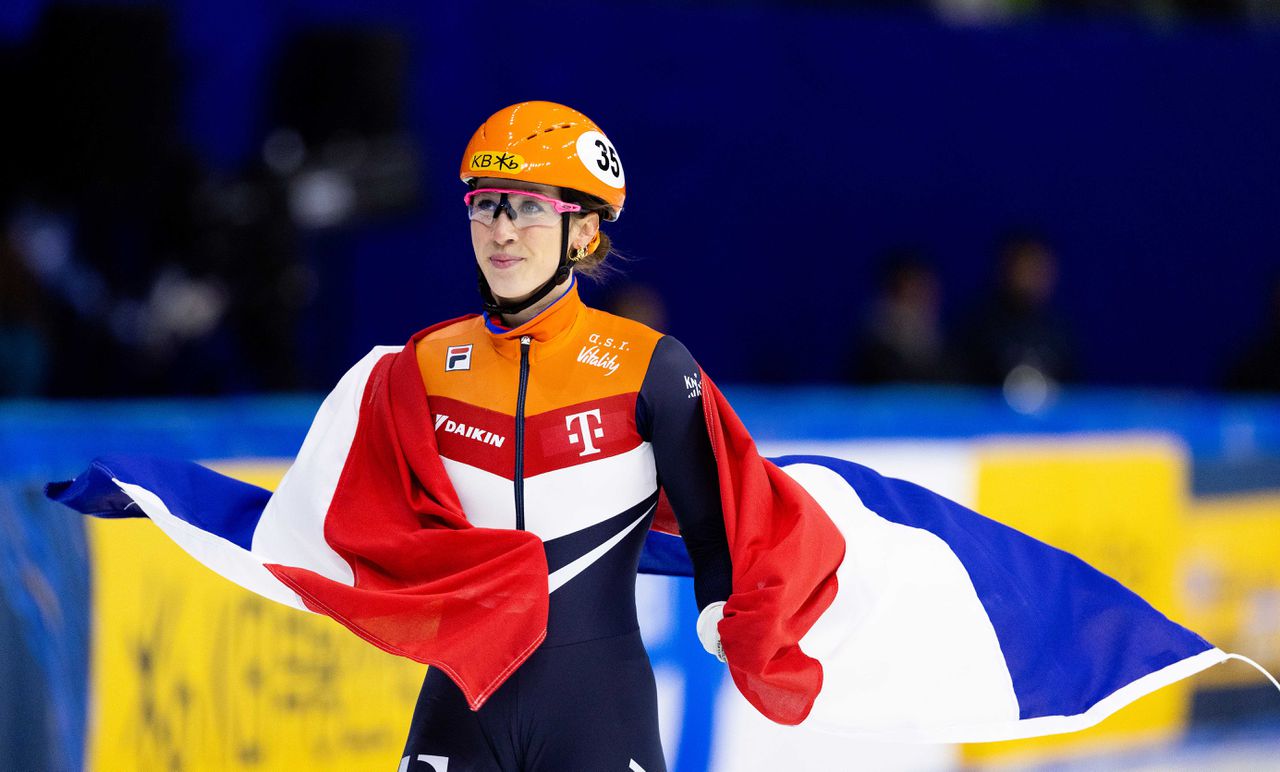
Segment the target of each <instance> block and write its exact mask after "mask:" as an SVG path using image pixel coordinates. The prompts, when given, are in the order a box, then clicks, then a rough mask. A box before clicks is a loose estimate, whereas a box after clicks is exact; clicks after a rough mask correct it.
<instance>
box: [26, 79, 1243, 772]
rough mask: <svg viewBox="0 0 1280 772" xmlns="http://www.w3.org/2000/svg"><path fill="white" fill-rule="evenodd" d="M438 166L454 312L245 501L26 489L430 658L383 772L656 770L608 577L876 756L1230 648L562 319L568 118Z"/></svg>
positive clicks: (662, 354)
mask: <svg viewBox="0 0 1280 772" xmlns="http://www.w3.org/2000/svg"><path fill="white" fill-rule="evenodd" d="M461 176H462V179H463V180H464V181H465V182H466V184H467V190H466V193H465V195H464V201H465V203H466V211H467V214H468V219H469V221H470V225H469V227H470V230H471V241H472V247H473V250H474V253H475V260H476V265H477V269H478V272H479V277H480V290H481V292H480V294H481V300H482V302H483V311H484V313H483V314H478V315H472V316H468V317H464V318H461V319H455V320H452V321H446V322H441V323H439V324H436V325H434V326H432V327H428V328H427V329H425V330H423V331H421V332H419V333H418V334H416V335H414V336H413V337H412V338H411V339H410V341H409V342H408V343H407V344H405V345H403V346H390V347H388V346H378V347H375V348H374V349H373V350H372V351H371V352H370V353H369V354H368V355H366V356H365V357H364V358H363V359H361V360H360V362H358V363H357V364H356V365H355V366H354V367H352V368H351V369H350V370H349V371H348V372H347V374H346V375H344V376H343V378H342V379H341V380H340V381H339V383H338V385H337V386H336V387H335V388H334V390H333V391H332V392H331V393H330V394H329V396H328V397H327V398H326V399H325V400H324V402H323V404H322V405H321V406H320V409H319V411H318V412H317V414H316V418H315V420H314V422H313V423H312V425H311V429H310V430H309V431H308V433H307V437H306V439H305V440H304V441H303V443H302V447H301V448H300V449H299V450H298V454H297V457H296V459H295V461H294V464H293V465H292V466H291V467H290V469H289V471H288V472H287V473H286V474H285V476H284V478H283V479H282V480H281V481H280V484H279V486H278V487H277V488H276V490H275V491H274V492H270V491H266V490H264V489H261V488H258V487H256V486H253V485H250V484H248V483H244V482H241V481H238V480H233V479H231V478H228V477H225V476H222V475H219V474H217V473H216V472H214V471H212V470H210V469H207V468H205V467H203V466H201V465H199V464H194V463H191V462H188V461H180V460H173V459H163V458H155V457H151V456H129V455H112V456H102V457H99V458H97V459H95V460H94V461H93V463H92V464H91V466H90V467H89V469H87V470H86V471H85V472H83V473H82V474H81V475H79V476H77V477H76V478H75V479H74V480H71V481H65V482H58V483H51V484H50V485H49V486H47V488H46V493H47V495H49V496H50V497H51V498H53V499H54V500H56V501H60V502H62V503H64V504H66V505H68V506H70V507H72V508H74V509H76V510H77V511H80V512H84V513H86V514H91V515H95V516H98V517H108V518H117V517H139V516H145V517H148V518H150V519H151V520H152V521H153V522H154V523H155V524H156V525H157V526H158V527H160V528H161V529H162V530H163V531H164V532H165V533H166V534H168V535H169V536H170V537H171V538H172V539H173V540H174V541H175V542H176V543H178V544H179V545H180V546H182V548H183V549H185V550H186V551H187V552H188V553H190V554H191V555H192V556H193V557H195V558H197V559H198V560H200V561H202V562H203V563H205V565H207V566H209V567H210V568H212V569H213V570H215V571H217V572H218V573H219V574H221V575H223V576H225V577H226V578H228V579H230V580H231V581H234V582H236V583H238V584H240V585H241V586H243V587H245V588H247V589H250V590H252V591H254V592H257V593H259V594H260V595H263V596H264V597H267V598H270V599H272V600H275V601H277V602H280V603H282V604H285V605H287V606H291V607H293V608H298V609H304V610H307V611H312V612H315V613H322V614H326V615H328V616H329V617H331V618H332V619H334V620H335V621H337V622H339V623H341V624H342V625H344V626H345V627H347V628H348V629H349V630H351V631H352V632H353V633H355V634H356V635H358V636H360V637H361V638H363V639H364V640H366V641H368V642H369V643H371V644H373V645H375V646H378V647H379V648H381V649H383V650H384V651H388V652H390V653H393V654H397V655H400V656H405V657H408V658H410V659H413V660H415V661H417V662H423V663H426V664H428V665H430V669H429V670H428V674H427V677H426V680H425V683H424V684H423V687H422V691H421V694H420V696H419V699H418V703H417V706H416V709H415V711H414V715H413V719H412V723H411V725H410V729H409V735H408V739H407V742H406V745H405V749H404V753H403V755H402V756H401V758H400V762H399V769H400V770H401V772H462V771H463V770H570V771H573V772H576V771H577V770H586V771H590V772H595V771H596V770H627V771H628V772H654V771H655V770H662V769H665V764H664V761H663V754H662V748H661V741H660V739H659V734H658V721H657V699H656V689H655V684H654V677H653V672H652V670H651V667H650V664H649V661H648V657H647V655H646V653H645V650H644V647H643V645H642V642H641V640H640V636H639V631H638V624H637V619H636V607H635V594H634V591H635V576H636V573H637V570H638V569H639V570H643V571H651V572H658V573H673V574H684V575H687V574H692V575H693V578H694V594H695V598H696V601H697V605H698V609H699V614H698V624H697V628H698V637H699V639H700V640H701V642H702V645H703V647H704V648H706V649H707V650H708V651H709V652H711V653H713V654H715V655H716V656H717V657H719V658H720V659H721V660H722V661H725V662H726V663H727V665H728V674H729V676H730V677H731V678H732V680H733V683H734V685H735V686H736V687H737V690H738V692H739V693H740V694H741V695H742V697H743V698H745V699H746V700H747V701H748V702H749V703H750V704H751V705H752V706H753V707H754V708H755V709H756V710H758V711H759V713H760V714H761V715H763V716H764V717H766V718H768V719H769V720H771V721H774V722H775V723H778V724H785V725H793V726H794V725H799V726H802V727H808V728H813V729H821V730H824V731H829V732H835V733H837V734H845V735H849V736H853V737H861V738H868V739H875V740H878V741H891V742H986V741H992V740H1008V739H1018V738H1024V737H1033V736H1038V735H1045V734H1053V733H1058V732H1069V731H1076V730H1078V729H1082V728H1085V727H1087V726H1092V725H1094V724H1096V723H1097V722H1099V721H1101V720H1102V719H1104V718H1105V717H1106V716H1107V715H1110V714H1111V713H1113V712H1115V711H1116V710H1118V709H1119V708H1120V707H1122V706H1123V705H1125V704H1128V703H1129V702H1132V701H1133V700H1135V699H1137V698H1138V697H1140V696H1142V695H1144V694H1148V693H1150V692H1152V691H1154V690H1156V689H1159V688H1161V687H1162V686H1165V685H1167V684H1170V683H1173V682H1175V681H1177V680H1180V679H1182V678H1186V677H1187V676H1189V675H1191V674H1193V673H1195V672H1199V671H1200V670H1202V669H1204V668H1206V667H1209V666H1211V665H1213V664H1216V663H1218V662H1222V661H1224V660H1226V659H1229V658H1238V655H1235V654H1228V653H1226V652H1223V651H1221V650H1220V649H1218V648H1216V647H1214V646H1213V645H1212V644H1210V643H1209V642H1208V641H1206V640H1205V639H1203V638H1201V637H1200V636H1198V635H1196V634H1195V633H1194V632H1192V631H1190V630H1188V629H1186V628H1183V627H1181V626H1180V625H1178V624H1176V623H1174V622H1172V621H1171V620H1169V619H1168V618H1167V617H1165V616H1164V615H1163V614H1161V613H1160V612H1159V611H1158V610H1156V609H1155V608H1153V607H1152V606H1151V605H1150V604H1147V603H1146V602H1144V601H1142V599H1141V598H1139V597H1138V596H1136V595H1134V594H1133V593H1132V592H1130V591H1128V590H1126V589H1125V588H1124V587H1122V586H1121V585H1119V584H1118V583H1117V582H1115V581H1114V580H1113V579H1110V578H1109V577H1107V576H1105V575H1104V574H1102V573H1100V572H1098V571H1097V570H1095V569H1093V568H1092V567H1090V566H1089V565H1088V564H1086V563H1084V562H1083V561H1081V560H1080V559H1079V558H1076V557H1075V556H1073V555H1070V554H1069V553H1065V552H1062V551H1060V550H1056V549H1054V548H1052V547H1049V546H1048V545H1046V544H1044V543H1042V542H1039V541H1037V540H1035V539H1032V538H1031V537H1029V536H1027V535H1025V534H1021V533H1019V532H1017V531H1015V530H1013V529H1011V528H1008V527H1007V526H1004V525H1001V524H1000V523H998V522H996V521H994V520H991V519H988V518H984V517H982V516H981V515H979V514H977V513H976V512H973V511H972V510H970V509H968V508H966V507H964V506H962V505H961V504H958V503H956V502H954V501H950V500H949V499H947V498H945V497H944V496H940V495H938V494H936V493H933V492H932V491H929V490H928V489H926V488H923V487H921V486H919V485H916V484H914V483H911V482H908V481H904V480H896V479H893V478H889V477H884V476H882V475H880V474H878V473H876V472H875V471H874V470H872V469H869V468H867V467H864V466H861V465H859V464H855V463H853V462H850V461H846V460H843V459H837V458H832V457H827V456H817V455H796V456H788V457H781V458H778V459H767V458H764V457H762V456H760V455H759V452H758V450H757V449H756V447H755V443H754V441H753V440H752V438H751V436H750V434H749V433H748V432H747V430H746V427H745V425H743V424H742V422H741V421H740V420H739V419H738V418H737V416H736V415H735V414H734V413H733V411H732V409H731V407H730V406H729V405H728V403H727V401H726V400H725V399H724V396H723V394H721V393H720V392H719V390H718V389H717V388H716V385H715V384H714V383H713V382H712V381H711V380H710V379H708V378H707V377H705V375H704V374H703V373H702V372H701V371H700V370H699V368H698V365H697V363H696V362H695V361H694V359H693V358H692V357H691V356H690V354H689V352H688V351H686V350H685V348H684V347H683V346H682V345H681V344H680V343H679V342H677V341H676V340H674V339H673V338H671V337H668V336H664V335H662V334H660V333H658V332H655V331H653V330H651V329H649V328H647V327H645V326H644V325H641V324H637V323H635V322H632V321H628V320H625V319H620V318H618V317H616V316H612V315H610V314H606V313H602V312H600V311H597V310H594V309H591V308H588V307H586V306H585V305H583V303H582V301H581V300H580V299H579V297H578V292H577V280H578V276H579V274H586V273H590V272H591V271H592V269H593V268H596V267H598V266H599V265H600V263H601V262H602V261H603V260H604V259H605V258H606V256H607V255H608V253H609V242H608V239H607V238H606V237H605V236H604V234H603V233H601V231H600V228H601V224H602V222H605V223H607V222H610V221H613V220H616V219H617V217H618V215H619V214H620V212H621V210H622V205H623V202H624V196H625V177H624V173H623V167H622V163H621V161H620V159H619V157H618V153H617V150H616V148H615V147H614V146H613V144H612V143H611V142H610V141H609V139H608V138H607V137H606V136H605V135H604V133H603V132H601V131H600V129H599V127H597V126H596V125H595V124H594V123H592V122H591V121H590V120H588V119H587V118H586V117H585V116H583V115H582V114H581V113H578V112H576V111H574V110H571V109H569V108H567V107H564V106H561V105H556V104H551V103H547V102H526V103H522V104H518V105H514V106H512V107H509V108H507V109H504V110H502V111H499V112H498V113H497V114H495V115H494V116H492V117H491V118H489V120H487V121H486V122H485V123H484V124H483V125H482V126H481V127H480V128H479V129H478V130H477V131H476V133H475V135H474V136H473V137H472V139H471V142H470V143H469V145H468V147H467V148H466V152H465V153H464V154H463V157H462V164H461ZM664 494H665V495H664ZM651 525H652V527H653V528H652V533H651V532H650V526H651ZM676 531H679V534H680V536H679V537H678V536H676V535H675V532H676ZM681 537H682V538H683V547H681V542H680V538H681ZM685 552H687V555H686V554H684V553H685ZM677 564H678V565H677Z"/></svg>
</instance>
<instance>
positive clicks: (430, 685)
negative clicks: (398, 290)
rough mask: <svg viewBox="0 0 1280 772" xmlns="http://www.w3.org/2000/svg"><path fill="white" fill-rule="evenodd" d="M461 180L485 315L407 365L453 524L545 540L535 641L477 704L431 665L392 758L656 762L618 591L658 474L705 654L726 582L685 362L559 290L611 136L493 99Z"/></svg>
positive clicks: (646, 673)
mask: <svg viewBox="0 0 1280 772" xmlns="http://www.w3.org/2000/svg"><path fill="white" fill-rule="evenodd" d="M461 178H462V181H463V182H465V183H466V184H467V192H466V194H465V196H464V201H465V204H466V211H467V216H468V218H469V220H470V230H471V244H472V248H473V249H474V252H475V261H476V266H477V269H478V272H479V284H480V294H481V299H482V302H483V306H484V313H483V314H482V315H480V316H474V317H470V318H467V319H463V320H461V321H456V322H453V323H449V324H445V325H443V326H441V327H439V328H437V329H435V330H433V331H431V332H430V333H428V334H427V335H425V336H424V337H421V338H420V339H419V340H418V341H417V344H416V353H417V360H418V364H419V369H420V370H421V372H422V378H423V381H424V384H425V386H426V389H427V392H428V393H429V394H430V395H431V400H430V402H431V410H432V413H433V420H434V426H435V435H436V437H435V438H436V442H437V444H438V447H439V453H440V456H441V458H442V459H443V461H444V466H445V469H446V471H447V472H448V475H449V479H450V481H451V482H452V484H453V486H454V488H455V489H456V490H457V493H458V497H459V499H460V501H461V503H462V507H463V510H464V511H465V512H466V513H467V517H468V519H469V521H470V522H471V523H472V524H473V525H476V526H481V527H488V528H503V529H520V530H527V531H530V532H532V533H534V534H536V535H537V536H539V537H540V538H541V539H542V541H543V543H544V547H545V550H546V558H547V566H548V572H549V581H550V587H551V594H550V606H549V610H548V618H547V636H546V639H545V640H544V641H543V642H542V644H541V646H540V647H539V648H538V649H537V650H536V651H535V652H534V653H533V654H532V655H531V656H530V657H529V659H528V660H526V661H525V662H524V663H523V664H522V665H521V666H520V667H519V669H518V670H517V671H516V672H515V673H514V674H513V675H512V676H511V677H510V678H509V679H508V680H507V681H506V682H505V683H504V684H503V685H502V686H501V687H500V688H499V689H498V690H497V691H496V692H495V693H494V694H493V696H492V697H491V698H490V699H489V700H488V702H486V703H485V704H484V706H483V707H481V709H480V710H478V711H472V710H471V709H470V708H469V707H468V704H467V701H466V699H465V698H464V696H463V694H462V693H461V692H460V690H459V689H458V687H457V686H456V685H455V684H454V683H453V682H452V681H451V680H450V679H449V678H448V677H446V675H445V674H444V673H442V672H440V670H439V669H437V668H432V669H430V670H429V671H428V674H427V677H426V681H425V683H424V684H423V686H422V692H421V695H420V696H419V698H418V704H417V708H416V709H415V711H414V715H413V721H412V724H411V727H410V730H409V737H408V741H407V743H406V745H405V751H404V758H403V759H402V761H401V770H404V771H405V772H414V770H415V769H418V770H423V771H424V772H425V770H426V769H428V768H431V767H437V768H443V764H441V763H440V762H442V761H443V760H446V759H447V768H448V770H449V772H463V771H464V770H610V769H616V770H628V769H631V770H644V772H657V771H658V770H663V769H665V764H664V762H663V755H662V747H661V743H660V740H659V736H658V715H657V699H656V690H655V685H654V677H653V671H652V669H651V667H650V664H649V659H648V656H647V655H646V653H645V649H644V645H643V643H642V641H641V640H640V633H639V628H638V624H637V620H636V605H635V579H636V570H637V563H638V561H639V559H640V554H641V548H642V546H643V544H644V539H645V535H646V534H647V533H648V531H649V527H650V524H651V522H652V519H653V516H654V512H655V509H656V507H657V505H658V500H659V488H660V487H661V489H663V490H665V492H666V496H667V498H668V500H669V502H670V504H671V508H672V509H673V510H674V513H675V516H676V518H677V520H678V522H679V526H680V532H681V535H682V536H683V538H684V541H685V546H686V548H687V549H688V552H689V555H690V557H691V559H692V562H693V566H694V587H695V595H696V598H697V603H698V607H699V609H700V610H701V611H702V612H703V614H702V616H701V617H700V625H699V629H700V635H701V636H702V637H704V639H705V640H704V646H707V648H708V651H711V652H712V653H716V648H715V647H716V642H717V635H716V633H715V622H716V621H717V619H718V617H717V614H719V613H720V609H721V607H722V606H723V605H724V601H725V600H726V599H727V598H728V597H729V593H730V587H731V564H730V557H729V549H728V545H727V543H726V539H725V526H724V522H723V518H722V514H721V504H720V497H719V489H718V484H717V478H716V467H715V461H714V458H713V456H712V450H711V445H710V442H709V439H708V435H707V428H706V423H705V419H704V416H703V411H702V402H701V400H700V399H697V398H694V397H697V396H699V395H698V394H697V393H696V383H697V382H698V380H699V378H700V375H699V374H700V371H699V368H698V365H697V363H696V362H695V361H694V359H693V357H692V356H690V354H689V352H688V351H687V350H686V349H685V347H684V346H683V345H681V344H680V342H679V341H677V340H676V339H675V338H673V337H671V336H669V335H663V334H662V333H659V332H656V331H654V330H652V329H650V328H648V327H646V326H644V325H642V324H639V323H637V322H634V321H630V320H628V319H623V318H621V317H618V316H614V315H612V314H608V313H605V312H603V311H599V310H597V309H593V308H589V307H587V306H586V305H584V304H583V302H582V300H581V299H580V298H579V296H578V285H577V283H578V277H579V275H586V276H590V275H591V274H592V273H595V272H597V271H598V270H599V268H600V266H601V264H602V263H603V262H604V261H605V260H606V259H607V257H608V255H609V252H610V242H609V238H608V237H607V236H606V235H605V234H604V233H603V231H602V230H601V225H602V223H603V222H611V221H614V220H617V219H618V216H619V214H620V213H621V211H622V206H623V201H624V199H625V196H626V184H625V182H626V180H625V174H624V172H623V167H622V163H621V160H620V158H619V156H618V152H617V150H616V148H615V147H614V145H613V143H612V142H610V141H609V139H608V138H607V137H606V136H605V134H604V133H603V132H601V131H600V129H599V127H598V126H597V125H596V124H595V123H593V122H592V121H591V120H590V119H589V118H587V116H585V115H583V114H582V113H580V112H578V111H576V110H573V109H571V108H569V107H565V106H563V105H559V104H554V103H551V102H523V103H520V104H516V105H512V106H510V107H507V108H505V109H503V110H500V111H498V112H497V113H495V114H494V115H493V116H491V117H490V118H489V119H488V120H486V121H485V122H484V123H483V124H482V125H481V126H480V128H479V129H477V130H476V132H475V135H474V136H473V137H472V138H471V141H470V142H469V143H468V145H467V147H466V151H465V152H464V153H463V156H462V164H461ZM691 384H694V385H692V386H691ZM427 765H430V767H429V766H427Z"/></svg>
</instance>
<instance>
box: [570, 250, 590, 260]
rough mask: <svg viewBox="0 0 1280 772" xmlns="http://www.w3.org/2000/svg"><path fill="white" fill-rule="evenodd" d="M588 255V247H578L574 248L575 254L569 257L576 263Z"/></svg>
mask: <svg viewBox="0 0 1280 772" xmlns="http://www.w3.org/2000/svg"><path fill="white" fill-rule="evenodd" d="M586 256H587V248H586V247H578V248H577V249H575V250H573V254H572V255H570V257H569V259H570V260H572V261H573V262H575V263H576V262H579V261H581V260H583V259H584V258H586Z"/></svg>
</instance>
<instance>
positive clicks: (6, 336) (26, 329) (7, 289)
mask: <svg viewBox="0 0 1280 772" xmlns="http://www.w3.org/2000/svg"><path fill="white" fill-rule="evenodd" d="M44 310H45V309H44V304H43V299H42V296H41V293H40V290H39V287H38V285H37V284H36V281H35V278H34V277H33V276H32V275H31V272H30V271H28V270H27V267H26V265H24V264H23V262H22V259H21V257H20V256H19V255H18V252H17V250H15V249H14V248H13V244H12V241H11V240H10V238H9V236H8V234H7V233H4V232H0V397H33V396H39V395H41V394H42V393H43V391H44V388H45V383H46V380H47V379H48V369H49V368H48V365H49V346H48V340H47V337H46V330H45V325H44Z"/></svg>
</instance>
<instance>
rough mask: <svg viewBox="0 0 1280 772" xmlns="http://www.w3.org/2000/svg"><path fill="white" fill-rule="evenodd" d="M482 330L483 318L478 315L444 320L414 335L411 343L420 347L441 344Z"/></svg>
mask: <svg viewBox="0 0 1280 772" xmlns="http://www.w3.org/2000/svg"><path fill="white" fill-rule="evenodd" d="M483 328H484V317H483V316H480V315H479V314H467V315H466V316H459V317H457V318H456V319H446V320H445V321H443V322H437V323H435V324H433V325H431V326H430V327H425V328H423V329H421V330H419V331H418V332H416V333H414V335H413V338H412V339H411V341H412V342H413V343H414V344H416V345H418V346H421V345H422V344H425V343H443V342H447V341H449V340H452V339H454V338H458V337H460V336H464V335H470V334H472V333H474V332H476V331H477V330H481V329H483Z"/></svg>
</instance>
